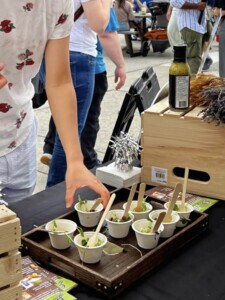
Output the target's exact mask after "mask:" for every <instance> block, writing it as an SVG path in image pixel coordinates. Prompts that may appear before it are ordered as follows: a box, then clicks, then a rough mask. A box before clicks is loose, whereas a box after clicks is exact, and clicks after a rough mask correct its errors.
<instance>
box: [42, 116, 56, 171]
mask: <svg viewBox="0 0 225 300" xmlns="http://www.w3.org/2000/svg"><path fill="white" fill-rule="evenodd" d="M55 134H56V128H55V123H54V120H53V118H52V116H51V118H50V120H49V125H48V133H47V134H46V136H45V139H44V146H43V154H42V156H41V158H40V161H41V162H42V163H43V164H45V165H47V166H50V163H51V160H52V153H53V148H54V143H55Z"/></svg>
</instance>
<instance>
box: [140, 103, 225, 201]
mask: <svg viewBox="0 0 225 300" xmlns="http://www.w3.org/2000/svg"><path fill="white" fill-rule="evenodd" d="M201 110H202V108H201V107H196V108H194V109H190V110H188V111H186V112H174V111H172V110H170V109H169V107H168V99H164V100H162V101H160V102H158V103H157V104H155V105H153V106H152V107H151V108H149V109H148V110H146V111H145V112H144V113H143V114H142V128H143V133H142V137H141V145H142V147H143V152H142V155H141V164H142V171H141V181H142V182H146V183H148V184H151V185H166V186H171V187H174V186H175V184H176V183H177V182H179V181H181V182H182V181H183V177H184V168H185V167H188V168H189V169H190V172H189V181H188V186H187V190H188V192H191V193H194V194H199V195H202V196H208V197H213V198H218V199H222V200H225V193H224V186H225V172H224V170H225V127H223V126H216V124H215V123H206V122H204V121H202V119H201V115H200V114H199V113H200V112H201Z"/></svg>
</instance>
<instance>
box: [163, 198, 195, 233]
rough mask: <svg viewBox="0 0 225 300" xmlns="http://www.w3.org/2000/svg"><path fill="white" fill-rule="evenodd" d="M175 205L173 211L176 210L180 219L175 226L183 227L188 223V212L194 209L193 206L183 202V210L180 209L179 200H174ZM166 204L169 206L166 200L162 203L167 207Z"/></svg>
mask: <svg viewBox="0 0 225 300" xmlns="http://www.w3.org/2000/svg"><path fill="white" fill-rule="evenodd" d="M176 205H177V208H178V210H176V209H174V211H176V212H177V213H178V215H179V216H180V220H179V222H178V223H177V225H176V227H184V226H186V225H187V224H188V220H189V217H190V214H191V212H192V211H193V210H194V207H193V206H192V205H191V204H189V203H185V211H180V206H181V201H180V200H178V201H176ZM168 206H169V202H166V203H165V204H164V207H165V209H168Z"/></svg>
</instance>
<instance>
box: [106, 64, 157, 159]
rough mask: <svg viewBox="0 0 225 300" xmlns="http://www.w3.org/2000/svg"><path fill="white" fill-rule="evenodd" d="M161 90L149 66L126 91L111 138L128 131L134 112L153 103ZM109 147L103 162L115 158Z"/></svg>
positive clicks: (140, 110)
mask: <svg viewBox="0 0 225 300" xmlns="http://www.w3.org/2000/svg"><path fill="white" fill-rule="evenodd" d="M159 90H160V86H159V82H158V78H157V76H156V73H155V72H154V71H153V68H152V67H149V68H147V69H146V70H145V71H144V73H143V74H142V76H141V77H140V78H138V79H137V80H136V81H135V82H134V84H132V85H131V87H130V89H129V91H128V93H126V95H125V98H124V100H123V104H122V106H121V109H120V112H119V115H118V118H117V120H116V124H115V126H114V129H113V132H112V135H111V139H112V138H113V137H116V136H119V135H120V132H121V131H123V132H125V133H126V132H128V130H129V128H130V125H131V123H132V121H133V118H134V113H135V111H136V109H138V111H139V114H140V115H141V113H142V112H143V111H144V110H146V109H147V108H149V107H150V106H151V105H152V102H153V100H154V99H155V96H156V95H157V93H158V92H159ZM110 145H111V142H110V141H109V143H108V147H107V149H106V152H105V156H104V158H103V163H106V162H108V161H110V160H112V159H113V151H112V149H111V148H110Z"/></svg>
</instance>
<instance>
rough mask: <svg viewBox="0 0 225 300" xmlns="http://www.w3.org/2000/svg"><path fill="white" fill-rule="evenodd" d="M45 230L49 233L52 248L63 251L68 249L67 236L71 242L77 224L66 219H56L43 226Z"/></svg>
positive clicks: (69, 243)
mask: <svg viewBox="0 0 225 300" xmlns="http://www.w3.org/2000/svg"><path fill="white" fill-rule="evenodd" d="M45 229H46V230H48V231H49V237H50V241H51V245H52V247H53V248H55V249H59V250H63V249H67V248H69V247H70V245H71V242H70V241H69V238H68V236H69V237H70V238H71V239H72V240H73V234H74V232H75V231H76V229H77V224H76V223H75V222H73V221H71V220H67V219H56V220H54V221H50V222H48V223H47V224H46V225H45ZM54 231H55V232H54ZM57 231H59V232H57Z"/></svg>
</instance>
